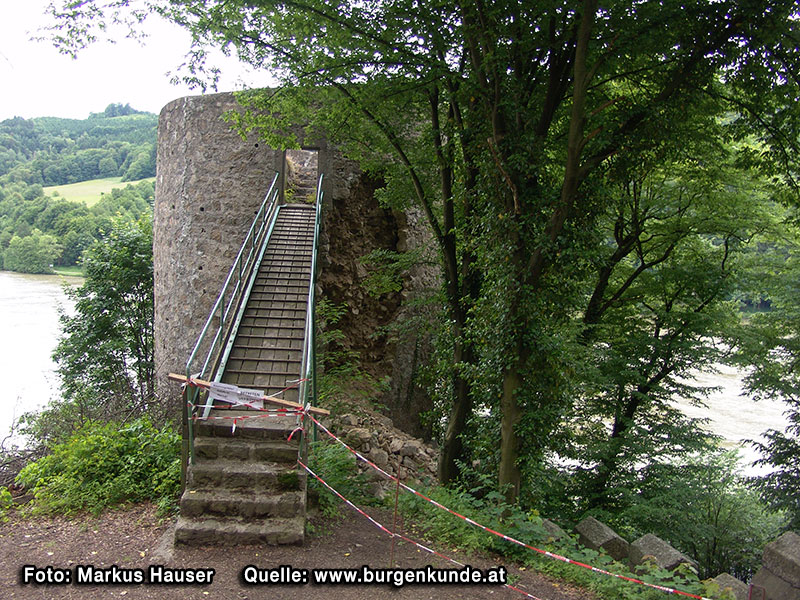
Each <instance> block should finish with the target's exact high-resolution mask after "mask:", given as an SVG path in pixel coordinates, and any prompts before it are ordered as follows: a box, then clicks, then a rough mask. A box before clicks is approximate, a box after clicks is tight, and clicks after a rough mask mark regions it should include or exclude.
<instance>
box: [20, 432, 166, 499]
mask: <svg viewBox="0 0 800 600" xmlns="http://www.w3.org/2000/svg"><path fill="white" fill-rule="evenodd" d="M51 450H52V451H51V453H50V454H49V455H47V456H45V457H44V458H41V459H39V460H37V461H35V462H33V463H30V464H28V465H27V466H25V468H23V469H22V471H21V472H20V473H19V475H18V476H17V482H18V483H19V484H21V485H24V486H25V487H27V488H29V489H31V490H32V491H33V494H34V496H35V500H34V503H33V510H34V512H43V513H58V514H70V513H74V512H78V511H83V510H88V511H91V512H94V513H98V512H100V511H101V510H102V509H104V508H105V507H108V506H113V505H115V504H119V503H122V502H140V501H144V500H152V501H157V502H160V503H161V505H163V506H166V505H168V504H169V503H172V502H174V501H175V499H176V498H177V494H178V491H179V487H180V436H179V435H178V434H176V433H175V432H174V431H173V430H172V429H171V427H169V426H165V427H162V428H161V429H159V428H157V427H155V426H154V425H153V424H152V423H151V422H150V421H149V420H148V419H146V418H141V419H137V420H136V421H132V422H131V423H129V424H121V423H117V422H110V423H105V424H98V423H87V424H86V425H85V426H84V427H82V428H81V429H80V430H79V431H77V432H76V433H75V434H74V435H72V436H71V437H70V438H69V439H68V440H67V441H65V442H62V443H59V444H56V445H55V446H53V447H52V449H51Z"/></svg>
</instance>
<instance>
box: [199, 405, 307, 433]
mask: <svg viewBox="0 0 800 600" xmlns="http://www.w3.org/2000/svg"><path fill="white" fill-rule="evenodd" d="M210 416H211V417H225V418H223V419H217V418H213V419H209V420H200V421H197V424H196V425H195V429H196V431H197V434H198V435H199V436H213V437H233V436H234V435H235V436H236V437H237V438H247V439H257V440H275V441H285V440H287V439H288V437H289V435H290V434H291V433H292V431H294V429H295V427H296V422H297V421H296V419H295V417H294V416H290V417H276V416H260V413H259V411H254V410H233V409H227V410H216V409H214V410H212V411H211V414H210ZM234 419H235V420H236V428H235V431H234V430H233V427H232V425H233V421H234Z"/></svg>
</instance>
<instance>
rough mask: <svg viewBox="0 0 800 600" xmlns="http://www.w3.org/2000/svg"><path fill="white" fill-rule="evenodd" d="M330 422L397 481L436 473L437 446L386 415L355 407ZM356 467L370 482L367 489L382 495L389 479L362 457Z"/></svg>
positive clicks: (338, 431) (351, 444)
mask: <svg viewBox="0 0 800 600" xmlns="http://www.w3.org/2000/svg"><path fill="white" fill-rule="evenodd" d="M333 425H334V429H335V431H336V432H337V435H338V436H339V437H340V438H341V439H342V440H343V441H344V442H345V443H346V444H347V445H349V446H351V447H352V448H353V449H354V450H357V451H358V452H359V453H360V454H361V455H362V456H364V458H367V459H368V460H370V461H372V462H373V463H375V465H377V466H378V467H380V468H381V469H383V470H384V471H386V472H387V473H389V474H391V475H394V476H396V477H398V478H399V479H400V480H401V481H406V480H410V479H413V480H417V481H426V480H429V479H434V478H435V477H436V463H437V450H436V449H435V448H434V447H433V446H432V445H429V444H426V443H425V442H424V441H423V440H421V439H419V438H415V437H412V436H410V435H409V434H407V433H405V432H403V431H400V430H399V429H397V428H396V427H394V425H393V423H392V420H391V419H390V418H389V417H386V416H383V415H380V414H378V413H374V412H369V411H359V413H358V414H355V413H353V414H346V415H341V416H339V417H337V418H336V419H335V421H334V423H333ZM358 468H359V470H360V471H361V472H363V473H364V474H365V476H366V477H367V479H368V480H369V481H370V482H371V483H370V488H369V491H370V493H371V494H372V495H374V496H375V497H377V498H383V496H384V494H385V492H386V490H387V489H389V488H390V487H392V482H391V481H389V480H388V479H386V478H385V477H384V476H382V475H381V474H380V473H379V472H378V471H376V470H375V469H373V468H372V467H370V466H369V465H367V464H366V463H364V462H363V461H360V460H359V461H358Z"/></svg>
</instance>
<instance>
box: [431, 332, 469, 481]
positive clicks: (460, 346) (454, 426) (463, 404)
mask: <svg viewBox="0 0 800 600" xmlns="http://www.w3.org/2000/svg"><path fill="white" fill-rule="evenodd" d="M474 360H475V357H474V353H473V351H472V346H471V345H470V344H469V342H466V343H465V342H464V340H463V335H460V334H459V336H458V337H457V338H456V344H455V349H454V351H453V364H454V365H456V367H455V368H456V372H455V374H454V376H453V407H452V408H451V410H450V417H449V420H448V422H447V431H446V432H445V436H444V442H443V443H442V452H441V455H440V457H439V472H438V476H439V481H440V482H441V483H443V484H447V483H451V482H452V481H455V479H456V478H457V477H458V475H459V473H460V471H459V468H458V465H457V464H456V461H457V460H461V459H463V457H464V442H463V440H462V439H461V435H462V433H463V432H464V429H465V428H466V425H467V419H469V417H470V415H471V414H472V394H471V390H470V386H469V382H468V381H467V380H466V379H465V378H464V377H463V376H462V375H461V372H460V367H459V366H458V365H460V364H461V363H467V364H471V363H472V362H474Z"/></svg>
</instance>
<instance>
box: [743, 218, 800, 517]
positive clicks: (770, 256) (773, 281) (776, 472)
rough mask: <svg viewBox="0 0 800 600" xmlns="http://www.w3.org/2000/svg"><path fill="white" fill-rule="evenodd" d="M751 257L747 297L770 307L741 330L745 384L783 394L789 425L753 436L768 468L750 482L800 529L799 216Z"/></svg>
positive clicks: (758, 395) (755, 391)
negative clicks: (752, 269) (752, 267)
mask: <svg viewBox="0 0 800 600" xmlns="http://www.w3.org/2000/svg"><path fill="white" fill-rule="evenodd" d="M789 217H790V223H791V224H790V226H789V227H788V230H784V234H785V235H782V236H780V237H776V238H775V239H774V240H773V241H772V243H771V244H765V245H763V246H762V247H761V248H760V252H759V253H758V254H757V255H756V256H754V257H753V259H754V260H757V263H758V266H759V271H758V273H757V274H755V275H754V276H753V279H752V281H751V282H750V283H751V285H750V286H748V289H749V290H753V292H751V293H750V295H748V296H746V298H748V299H750V300H751V301H753V302H754V303H755V304H758V303H759V302H760V301H761V299H762V298H765V297H766V298H768V299H769V302H770V307H771V310H770V311H768V312H762V313H756V314H753V315H752V316H751V317H750V323H749V326H748V327H747V328H745V329H744V330H743V332H742V338H741V340H740V354H739V359H740V361H741V363H742V366H743V367H745V368H747V369H748V374H747V376H746V378H745V386H746V389H747V391H748V393H749V394H750V395H751V396H752V397H753V398H755V399H756V400H759V399H764V398H769V399H774V398H780V399H781V400H783V401H784V402H785V403H786V412H785V415H786V416H787V418H788V421H789V424H788V425H787V426H786V428H785V429H783V430H781V429H770V430H769V431H767V432H766V433H765V434H764V436H763V438H762V439H757V440H753V444H754V446H755V447H756V449H757V450H759V452H760V453H761V458H760V459H759V460H758V461H757V464H759V465H760V466H761V467H764V468H765V469H766V470H767V473H766V474H764V475H761V476H760V477H757V478H755V479H754V480H753V481H752V483H753V484H755V486H756V487H757V489H759V491H760V492H761V494H762V497H763V498H764V499H765V500H767V501H768V502H770V504H771V505H772V506H773V507H774V508H776V509H781V510H785V511H786V512H787V514H788V515H789V517H790V521H789V524H788V528H789V529H794V530H800V459H799V458H798V457H800V366H799V365H800V362H799V361H798V357H800V302H798V296H797V288H796V285H797V283H796V282H797V281H798V277H800V270H799V269H800V261H799V260H798V258H797V252H798V231H797V228H796V220H795V219H794V218H791V213H790V215H789Z"/></svg>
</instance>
